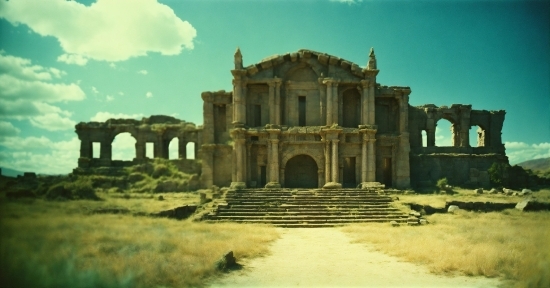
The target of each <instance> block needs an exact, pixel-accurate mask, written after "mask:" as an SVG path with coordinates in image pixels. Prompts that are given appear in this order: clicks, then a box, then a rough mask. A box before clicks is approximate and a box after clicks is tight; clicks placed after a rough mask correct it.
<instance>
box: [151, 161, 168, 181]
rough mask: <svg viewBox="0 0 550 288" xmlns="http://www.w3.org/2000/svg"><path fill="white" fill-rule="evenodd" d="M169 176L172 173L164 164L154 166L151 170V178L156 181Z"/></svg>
mask: <svg viewBox="0 0 550 288" xmlns="http://www.w3.org/2000/svg"><path fill="white" fill-rule="evenodd" d="M170 175H172V173H171V171H170V169H168V166H166V165H164V164H158V165H155V169H154V170H153V173H152V174H151V177H153V178H155V179H156V178H159V177H161V176H170Z"/></svg>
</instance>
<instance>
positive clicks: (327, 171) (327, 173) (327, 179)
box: [325, 136, 331, 184]
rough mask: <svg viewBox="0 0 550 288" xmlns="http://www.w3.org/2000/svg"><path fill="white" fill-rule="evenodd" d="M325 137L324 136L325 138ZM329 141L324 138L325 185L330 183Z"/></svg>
mask: <svg viewBox="0 0 550 288" xmlns="http://www.w3.org/2000/svg"><path fill="white" fill-rule="evenodd" d="M325 137H326V136H325ZM330 158H331V157H330V140H328V139H326V138H325V184H326V183H328V182H330V179H331V177H330V167H331V165H330V162H331V161H330Z"/></svg>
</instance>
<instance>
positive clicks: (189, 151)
mask: <svg viewBox="0 0 550 288" xmlns="http://www.w3.org/2000/svg"><path fill="white" fill-rule="evenodd" d="M185 150H186V151H185V154H186V156H187V159H195V142H189V143H187V145H186V146H185Z"/></svg>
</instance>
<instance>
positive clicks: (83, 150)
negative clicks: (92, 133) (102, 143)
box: [80, 139, 94, 159]
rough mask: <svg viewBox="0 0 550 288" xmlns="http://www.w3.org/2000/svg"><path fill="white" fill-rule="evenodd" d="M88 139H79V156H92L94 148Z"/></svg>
mask: <svg viewBox="0 0 550 288" xmlns="http://www.w3.org/2000/svg"><path fill="white" fill-rule="evenodd" d="M93 146H94V145H93V144H92V142H91V141H90V140H88V139H85V140H80V158H90V159H92V158H93V157H94V148H93Z"/></svg>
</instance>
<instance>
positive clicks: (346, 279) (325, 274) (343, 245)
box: [211, 228, 499, 287]
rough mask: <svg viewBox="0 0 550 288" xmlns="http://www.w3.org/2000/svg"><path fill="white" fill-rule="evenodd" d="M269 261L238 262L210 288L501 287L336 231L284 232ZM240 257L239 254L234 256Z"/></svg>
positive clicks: (262, 258)
mask: <svg viewBox="0 0 550 288" xmlns="http://www.w3.org/2000/svg"><path fill="white" fill-rule="evenodd" d="M280 232H281V235H282V237H281V238H280V239H279V240H277V241H275V242H274V243H273V244H272V246H271V253H270V254H269V255H268V256H266V257H261V258H256V259H251V260H248V261H243V260H241V261H239V259H238V258H237V262H239V263H240V264H241V265H243V267H242V269H241V270H237V271H233V272H230V273H228V274H227V275H226V276H224V277H223V278H221V279H217V280H216V281H215V282H213V283H211V287H497V285H498V284H499V280H498V279H489V278H482V277H464V276H459V277H446V276H437V275H433V274H430V273H429V272H428V269H427V268H425V267H422V266H418V265H415V264H411V263H405V262H401V261H399V260H398V259H397V258H395V257H391V256H387V255H386V254H383V253H380V252H376V251H374V250H373V249H369V247H368V246H366V245H364V244H354V243H351V242H350V241H351V239H350V238H349V237H348V236H347V235H346V234H345V233H344V232H342V231H340V230H339V229H338V228H322V229H311V228H309V229H308V228H302V229H281V230H280ZM236 257H238V255H236Z"/></svg>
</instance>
